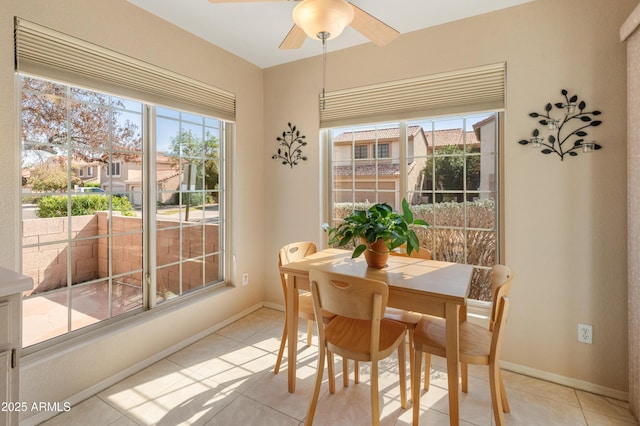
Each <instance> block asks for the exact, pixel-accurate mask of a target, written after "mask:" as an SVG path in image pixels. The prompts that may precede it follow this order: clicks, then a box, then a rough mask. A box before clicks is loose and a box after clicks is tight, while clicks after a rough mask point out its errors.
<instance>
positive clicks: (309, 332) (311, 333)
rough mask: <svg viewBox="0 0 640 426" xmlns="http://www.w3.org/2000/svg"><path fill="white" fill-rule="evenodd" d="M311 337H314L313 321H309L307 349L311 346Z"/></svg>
mask: <svg viewBox="0 0 640 426" xmlns="http://www.w3.org/2000/svg"><path fill="white" fill-rule="evenodd" d="M311 336H313V321H311V320H307V347H309V346H311Z"/></svg>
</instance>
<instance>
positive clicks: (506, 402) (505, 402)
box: [498, 367, 511, 413]
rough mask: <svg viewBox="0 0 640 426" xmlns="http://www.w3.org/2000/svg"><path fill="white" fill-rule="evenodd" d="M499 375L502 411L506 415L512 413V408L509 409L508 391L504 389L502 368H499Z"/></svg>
mask: <svg viewBox="0 0 640 426" xmlns="http://www.w3.org/2000/svg"><path fill="white" fill-rule="evenodd" d="M498 373H499V375H500V397H501V398H502V411H503V412H505V413H510V412H511V408H510V407H509V400H508V399H507V391H506V390H505V388H504V381H503V380H502V371H500V367H498Z"/></svg>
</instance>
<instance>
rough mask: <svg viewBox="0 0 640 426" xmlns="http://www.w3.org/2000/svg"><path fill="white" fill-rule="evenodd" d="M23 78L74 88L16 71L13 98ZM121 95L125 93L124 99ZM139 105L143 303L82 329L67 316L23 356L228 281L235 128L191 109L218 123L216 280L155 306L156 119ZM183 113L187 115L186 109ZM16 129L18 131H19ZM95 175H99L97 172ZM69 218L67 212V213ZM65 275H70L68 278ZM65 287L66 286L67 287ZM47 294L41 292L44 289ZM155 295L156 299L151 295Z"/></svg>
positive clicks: (183, 300) (208, 291)
mask: <svg viewBox="0 0 640 426" xmlns="http://www.w3.org/2000/svg"><path fill="white" fill-rule="evenodd" d="M22 75H24V76H27V77H31V78H36V79H40V80H45V81H48V82H53V83H58V84H62V85H65V86H67V87H78V86H75V85H73V84H70V83H66V82H59V81H55V80H53V79H51V78H47V77H43V76H37V75H30V74H28V73H16V75H15V80H16V83H15V85H16V87H17V88H18V91H17V93H18V96H19V97H20V96H21V95H22V85H21V83H20V79H21V76H22ZM88 90H93V89H88ZM93 91H96V92H99V93H100V94H102V95H105V96H115V97H118V98H122V97H123V96H122V95H117V94H111V93H106V92H104V91H102V90H93ZM125 98H126V97H125ZM140 102H141V104H142V106H143V110H144V112H143V114H142V116H143V128H144V131H143V133H144V136H143V148H142V149H143V151H142V152H143V154H144V155H143V157H142V158H143V163H144V165H143V170H146V172H144V173H145V174H144V179H143V180H144V181H147V182H148V183H147V184H146V185H147V190H145V191H144V198H145V200H144V204H143V205H145V206H148V207H146V212H145V213H143V215H142V223H143V225H142V226H143V233H144V235H145V237H144V239H143V253H144V254H143V266H142V268H143V276H144V282H143V284H142V291H143V305H142V307H140V308H135V309H133V310H131V311H130V312H125V313H123V314H120V315H115V316H111V315H109V317H108V318H107V319H102V320H98V321H97V322H95V323H93V324H91V325H88V326H84V327H80V328H76V329H74V328H72V323H71V322H69V321H70V319H68V320H67V321H68V322H67V325H68V329H67V331H65V332H64V333H62V334H60V335H58V336H55V337H52V338H49V339H47V340H43V341H40V342H36V343H34V344H32V345H30V346H27V347H24V348H23V349H22V351H23V353H24V354H31V353H35V352H38V351H41V350H44V349H47V348H49V347H52V346H56V345H58V344H60V343H64V342H67V341H70V340H72V339H75V338H76V337H78V336H85V335H87V336H90V335H93V334H94V333H96V332H99V331H100V330H102V329H104V328H105V327H112V326H114V325H116V324H120V323H122V324H123V326H124V324H126V323H127V322H128V321H129V320H130V319H131V318H132V317H138V316H139V315H145V314H146V313H147V312H150V311H151V312H152V311H161V310H164V309H173V308H172V307H175V306H179V305H182V304H184V303H189V302H190V301H191V300H193V299H194V298H198V299H200V298H204V297H208V295H210V294H211V293H212V292H216V291H218V290H219V289H220V288H222V287H225V286H228V285H231V282H230V278H231V277H230V275H229V271H231V269H230V262H231V259H230V257H231V255H230V253H231V235H230V234H229V232H230V230H231V229H230V226H229V221H228V219H227V218H228V217H229V216H228V215H229V214H231V212H230V204H229V201H230V190H229V188H230V186H231V181H230V177H231V163H230V158H228V157H227V155H228V152H229V150H230V147H231V145H232V143H233V137H234V127H235V124H234V123H233V122H229V121H226V120H223V119H220V118H215V117H211V116H205V115H203V114H201V113H194V114H196V115H198V116H202V117H203V118H207V119H210V120H214V121H217V122H218V123H219V141H218V145H219V161H220V164H219V181H218V182H219V191H218V194H219V195H218V205H219V215H220V216H219V233H220V235H219V246H218V247H219V248H218V252H219V253H220V254H219V256H220V258H221V259H220V261H219V275H218V276H219V280H217V281H211V282H210V283H209V284H208V285H205V286H204V287H202V288H198V289H195V290H193V291H189V292H186V293H184V294H181V295H180V296H179V297H176V298H174V299H172V300H170V301H168V302H167V303H162V304H158V303H157V300H158V297H157V295H156V292H155V287H156V280H155V277H156V274H155V269H152V266H153V265H154V263H155V262H154V260H155V250H152V249H151V247H153V246H155V220H156V213H157V212H156V203H155V202H150V200H155V199H156V198H155V197H156V191H157V187H156V185H154V182H156V180H155V170H154V168H153V164H154V162H153V161H152V160H151V157H152V155H154V154H155V152H154V149H153V148H152V146H153V145H155V140H153V141H152V140H150V138H152V137H153V138H155V129H154V127H155V123H153V124H151V120H153V119H154V118H155V116H154V114H151V113H150V110H152V109H155V105H153V104H152V103H150V102H142V101H140ZM17 104H18V106H19V107H21V106H20V105H21V102H20V100H18V101H17ZM185 113H188V112H186V111H185ZM17 120H18V128H21V127H22V117H21V114H18V118H17ZM18 133H19V132H18ZM17 139H18V141H17V143H18V144H19V145H20V147H19V149H20V152H22V141H21V140H20V139H21V138H17ZM116 164H117V169H118V170H117V171H119V172H120V173H118V174H109V173H106V178H107V179H108V180H107V181H106V183H107V184H109V185H110V179H111V178H114V177H121V176H122V170H123V169H122V167H123V162H122V161H115V162H112V163H107V164H106V172H108V171H109V169H110V168H111V167H114V166H115V165H116ZM92 167H93V166H88V169H89V170H90V169H92ZM151 170H153V173H151ZM98 175H99V174H98ZM89 176H91V174H89ZM71 191H72V193H73V189H71ZM18 192H19V193H20V194H21V195H20V198H21V200H20V202H19V209H20V212H19V217H20V223H22V220H23V219H22V217H23V208H22V197H23V192H22V184H20V187H19V189H18ZM69 217H71V216H69ZM22 246H23V243H22V227H21V243H20V249H19V256H18V257H19V262H20V268H21V269H22V264H23V256H22ZM152 258H153V259H152ZM67 279H69V278H67ZM67 287H68V288H67ZM63 289H65V290H64V291H72V289H73V286H68V285H67V286H66V287H63ZM45 294H46V293H45ZM154 295H155V297H154ZM67 309H70V308H69V307H67Z"/></svg>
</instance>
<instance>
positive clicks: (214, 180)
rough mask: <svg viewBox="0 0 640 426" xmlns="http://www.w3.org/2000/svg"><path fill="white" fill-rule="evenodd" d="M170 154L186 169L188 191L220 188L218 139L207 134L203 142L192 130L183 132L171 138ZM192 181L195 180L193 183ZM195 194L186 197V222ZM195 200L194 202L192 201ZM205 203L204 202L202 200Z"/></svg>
mask: <svg viewBox="0 0 640 426" xmlns="http://www.w3.org/2000/svg"><path fill="white" fill-rule="evenodd" d="M169 153H170V154H171V155H174V156H175V157H176V158H179V161H180V162H181V163H182V167H183V168H184V175H185V176H186V182H185V184H186V185H187V189H188V190H190V189H191V188H192V187H193V188H195V189H215V188H217V187H218V178H219V174H220V166H219V164H220V161H219V159H220V154H219V151H218V139H217V138H216V137H215V136H213V135H211V134H210V133H209V132H207V133H206V135H205V139H204V140H202V139H201V138H199V137H198V136H196V135H194V134H193V133H192V132H191V131H190V130H189V131H184V130H183V131H181V132H178V134H177V135H176V136H174V137H172V138H171V143H170V145H169ZM192 179H194V180H193V181H192ZM194 195H195V194H188V195H186V196H185V197H184V201H183V202H185V204H186V207H187V208H186V214H185V220H189V208H190V206H191V203H192V201H195V198H197V197H193V196H194ZM192 198H194V200H192ZM202 201H204V200H202Z"/></svg>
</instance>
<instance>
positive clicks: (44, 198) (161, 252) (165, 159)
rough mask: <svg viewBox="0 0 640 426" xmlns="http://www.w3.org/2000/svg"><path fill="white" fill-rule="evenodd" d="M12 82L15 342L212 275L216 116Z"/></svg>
mask: <svg viewBox="0 0 640 426" xmlns="http://www.w3.org/2000/svg"><path fill="white" fill-rule="evenodd" d="M20 85H21V141H20V142H21V146H22V169H21V175H22V247H21V248H22V264H23V268H22V269H23V273H24V274H26V275H28V276H31V277H32V278H33V281H34V286H33V289H32V290H30V291H28V292H26V293H25V294H24V296H25V298H24V304H23V336H24V337H23V345H24V346H25V347H27V346H31V345H35V344H39V343H42V342H46V341H50V339H53V338H57V337H58V338H60V337H63V336H68V335H70V333H72V332H74V331H76V330H80V329H87V328H89V327H95V326H96V324H98V323H101V322H103V321H109V322H111V321H113V320H114V319H116V318H122V317H124V316H127V315H131V314H132V313H135V312H141V311H143V310H145V309H151V308H153V307H154V306H156V305H157V304H161V303H169V302H167V301H169V300H170V299H179V298H180V296H182V295H185V294H187V293H189V292H193V291H195V290H198V289H204V288H209V287H212V286H215V285H217V284H221V283H223V282H224V258H225V250H224V227H223V226H221V224H223V223H224V221H223V219H224V213H225V205H224V191H225V179H224V176H225V173H224V164H225V162H224V158H225V144H224V141H225V128H226V127H225V126H226V123H225V122H224V121H221V120H218V119H214V118H211V117H207V116H203V115H197V114H190V113H186V112H182V111H178V110H174V109H169V108H164V107H160V106H156V105H152V104H148V103H142V102H139V101H135V100H131V99H126V98H124V97H116V96H111V95H109V94H106V93H102V92H99V91H92V90H86V89H81V88H77V87H73V86H70V85H66V84H60V83H56V82H53V81H47V80H42V79H38V78H34V77H31V76H27V75H24V74H23V75H21V76H20ZM151 135H154V139H153V140H151V139H150V136H151ZM88 165H89V167H88V168H87V170H91V168H92V167H96V166H97V170H98V171H99V172H98V173H96V174H95V175H94V174H93V173H91V172H87V173H85V172H84V171H83V168H86V167H87V166H88Z"/></svg>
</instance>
